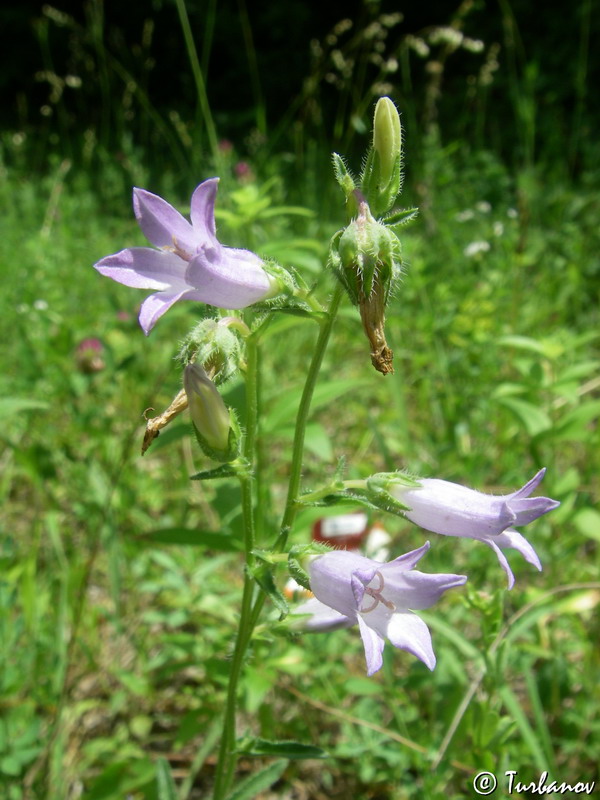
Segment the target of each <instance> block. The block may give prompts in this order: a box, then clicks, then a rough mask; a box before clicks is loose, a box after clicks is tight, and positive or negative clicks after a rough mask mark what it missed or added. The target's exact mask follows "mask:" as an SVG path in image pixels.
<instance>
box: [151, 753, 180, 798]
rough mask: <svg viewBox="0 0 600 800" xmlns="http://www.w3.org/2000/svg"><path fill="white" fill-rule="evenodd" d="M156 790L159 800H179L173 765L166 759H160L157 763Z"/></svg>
mask: <svg viewBox="0 0 600 800" xmlns="http://www.w3.org/2000/svg"><path fill="white" fill-rule="evenodd" d="M156 788H157V795H158V800H178V797H177V789H176V788H175V781H174V780H173V775H172V773H171V765H170V764H169V762H168V761H167V759H166V758H159V759H158V761H157V762H156Z"/></svg>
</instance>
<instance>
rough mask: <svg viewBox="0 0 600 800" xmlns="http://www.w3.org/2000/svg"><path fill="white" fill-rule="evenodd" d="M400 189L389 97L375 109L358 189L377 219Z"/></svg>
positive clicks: (398, 138) (398, 146)
mask: <svg viewBox="0 0 600 800" xmlns="http://www.w3.org/2000/svg"><path fill="white" fill-rule="evenodd" d="M401 187H402V129H401V126H400V115H399V114H398V111H397V109H396V106H395V105H394V104H393V103H392V101H391V100H390V99H389V97H382V98H380V99H379V100H378V102H377V105H376V106H375V116H374V120H373V145H372V147H371V148H370V150H369V152H368V153H367V159H366V162H365V168H364V170H363V174H362V177H361V189H362V192H363V194H364V195H365V197H366V199H367V202H368V203H369V206H370V207H371V209H372V211H373V213H374V214H375V216H377V217H381V216H383V215H384V214H386V213H387V212H388V211H390V210H391V208H392V207H393V205H394V203H395V201H396V197H397V196H398V194H399V193H400V189H401Z"/></svg>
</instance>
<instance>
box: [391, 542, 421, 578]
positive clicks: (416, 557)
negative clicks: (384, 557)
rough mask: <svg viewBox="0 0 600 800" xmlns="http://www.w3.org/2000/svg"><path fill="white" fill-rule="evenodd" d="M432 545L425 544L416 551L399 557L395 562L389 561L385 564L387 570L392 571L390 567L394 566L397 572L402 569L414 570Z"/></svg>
mask: <svg viewBox="0 0 600 800" xmlns="http://www.w3.org/2000/svg"><path fill="white" fill-rule="evenodd" d="M430 547H431V545H430V544H429V542H425V544H424V545H421V547H418V548H417V549H416V550H411V551H410V552H409V553H404V555H402V556H398V558H395V559H394V560H393V561H388V562H387V563H386V564H385V570H386V572H387V571H390V572H391V569H390V567H392V566H394V568H395V569H396V570H398V569H400V570H402V571H404V570H409V569H412V568H413V567H414V566H416V564H417V563H418V562H419V561H420V559H421V558H423V556H424V555H425V553H426V552H427V551H428V550H429V548H430Z"/></svg>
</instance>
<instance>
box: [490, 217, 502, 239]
mask: <svg viewBox="0 0 600 800" xmlns="http://www.w3.org/2000/svg"><path fill="white" fill-rule="evenodd" d="M492 230H493V231H494V236H502V234H503V233H504V223H502V222H500V221H499V220H496V222H494V227H493V228H492Z"/></svg>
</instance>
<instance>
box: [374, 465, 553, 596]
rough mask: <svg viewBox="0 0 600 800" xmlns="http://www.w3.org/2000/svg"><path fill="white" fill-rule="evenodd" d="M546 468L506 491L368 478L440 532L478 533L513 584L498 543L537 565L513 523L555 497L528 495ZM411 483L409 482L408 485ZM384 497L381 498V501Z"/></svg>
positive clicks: (544, 509)
mask: <svg viewBox="0 0 600 800" xmlns="http://www.w3.org/2000/svg"><path fill="white" fill-rule="evenodd" d="M545 472H546V470H545V469H541V470H540V471H539V472H538V473H537V474H536V475H535V476H534V477H533V478H532V479H531V480H530V481H528V482H527V483H526V484H525V485H524V486H522V487H521V488H520V489H518V490H517V491H516V492H511V493H510V494H506V495H500V496H498V495H490V494H484V493H483V492H478V491H476V490H475V489H469V488H467V487H466V486H461V485H460V484H457V483H451V482H450V481H444V480H440V479H438V478H423V479H421V480H419V481H416V482H415V481H409V482H408V483H409V485H406V482H405V481H404V480H403V479H398V480H396V479H395V476H394V475H393V474H391V475H385V474H383V475H378V476H374V477H373V478H372V479H370V481H367V483H368V484H369V483H370V485H371V488H372V489H373V490H374V491H375V493H378V491H380V489H381V486H382V485H385V490H384V491H387V492H388V493H389V494H390V495H391V497H392V498H393V499H394V500H396V501H398V502H399V503H401V504H402V506H403V508H402V513H403V515H404V516H406V517H407V518H408V519H409V520H410V521H411V522H414V523H415V525H419V526H420V527H421V528H425V530H428V531H432V532H433V533H439V534H442V535H443V536H458V537H461V538H469V539H478V540H479V541H481V542H485V544H487V545H488V546H489V547H491V548H492V550H493V551H494V552H495V553H496V556H497V557H498V561H499V562H500V565H501V567H502V569H503V570H504V571H505V572H506V575H507V578H508V588H509V589H512V587H513V586H514V583H515V577H514V575H513V573H512V570H511V568H510V566H509V564H508V561H507V560H506V557H505V556H504V553H503V552H502V550H501V549H500V548H507V547H512V548H513V549H515V550H518V551H519V552H520V553H521V555H522V556H523V557H524V558H525V560H526V561H528V562H529V563H530V564H532V565H533V566H534V567H536V568H537V569H538V570H539V571H540V572H541V570H542V565H541V563H540V560H539V558H538V556H537V553H536V552H535V550H534V549H533V547H532V546H531V544H529V542H528V541H527V539H525V537H524V536H522V535H521V534H520V533H518V531H515V530H513V528H512V526H513V525H514V526H521V525H527V524H528V523H529V522H533V520H535V519H537V518H538V517H541V516H542V515H543V514H547V513H548V512H549V511H552V510H553V509H554V508H557V507H558V506H559V505H560V503H559V502H558V501H557V500H552V499H550V498H549V497H530V496H529V495H530V494H531V493H532V492H533V491H534V490H535V489H536V488H537V487H538V486H539V484H540V483H541V481H542V478H543V477H544V474H545ZM411 484H412V485H411ZM383 502H385V500H384V501H383Z"/></svg>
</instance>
